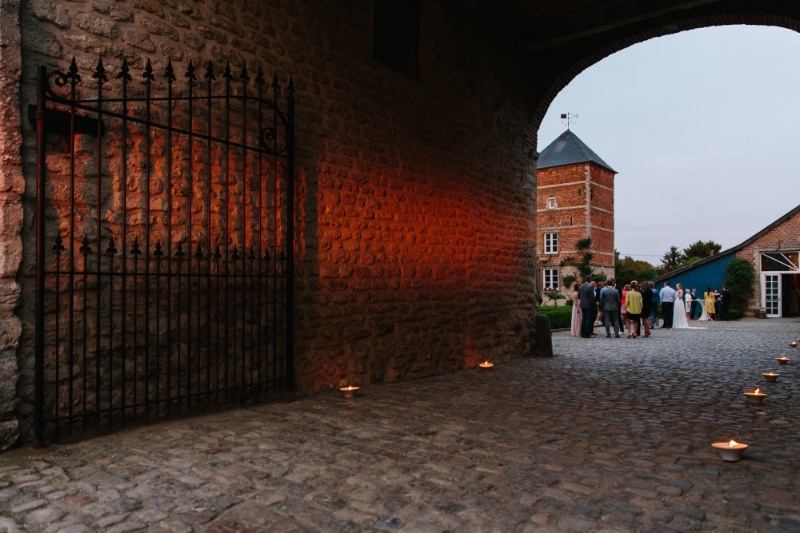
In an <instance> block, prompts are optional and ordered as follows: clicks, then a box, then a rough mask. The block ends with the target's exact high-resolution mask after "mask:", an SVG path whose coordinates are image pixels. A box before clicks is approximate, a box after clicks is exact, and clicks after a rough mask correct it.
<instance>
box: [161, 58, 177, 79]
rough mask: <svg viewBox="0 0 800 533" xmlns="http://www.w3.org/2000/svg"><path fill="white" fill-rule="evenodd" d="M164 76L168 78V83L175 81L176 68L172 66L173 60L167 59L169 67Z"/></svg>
mask: <svg viewBox="0 0 800 533" xmlns="http://www.w3.org/2000/svg"><path fill="white" fill-rule="evenodd" d="M164 77H165V78H167V82H168V83H170V84H171V83H172V82H173V81H175V79H176V78H175V69H174V68H172V60H171V59H170V60H168V61H167V68H166V69H164Z"/></svg>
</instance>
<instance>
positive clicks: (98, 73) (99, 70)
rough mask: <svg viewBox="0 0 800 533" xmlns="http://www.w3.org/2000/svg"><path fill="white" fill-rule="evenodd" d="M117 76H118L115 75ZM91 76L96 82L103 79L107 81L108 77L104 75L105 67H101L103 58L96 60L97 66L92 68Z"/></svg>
mask: <svg viewBox="0 0 800 533" xmlns="http://www.w3.org/2000/svg"><path fill="white" fill-rule="evenodd" d="M117 77H119V76H117ZM92 78H94V79H96V80H97V83H103V82H104V81H108V77H107V76H106V69H105V67H103V58H102V57H101V58H100V59H98V60H97V67H95V69H94V73H93V74H92Z"/></svg>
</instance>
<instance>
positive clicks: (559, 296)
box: [546, 292, 567, 307]
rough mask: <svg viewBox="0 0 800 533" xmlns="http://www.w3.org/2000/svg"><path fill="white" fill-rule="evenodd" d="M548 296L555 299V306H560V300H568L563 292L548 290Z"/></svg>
mask: <svg viewBox="0 0 800 533" xmlns="http://www.w3.org/2000/svg"><path fill="white" fill-rule="evenodd" d="M546 296H547V297H548V298H550V300H552V301H553V307H558V301H559V300H566V299H567V297H566V296H564V295H563V294H561V293H560V292H548V293H547V294H546Z"/></svg>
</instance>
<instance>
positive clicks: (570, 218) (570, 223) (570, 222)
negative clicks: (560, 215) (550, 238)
mask: <svg viewBox="0 0 800 533" xmlns="http://www.w3.org/2000/svg"><path fill="white" fill-rule="evenodd" d="M569 225H570V226H571V225H572V217H569Z"/></svg>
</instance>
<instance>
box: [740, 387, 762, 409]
mask: <svg viewBox="0 0 800 533" xmlns="http://www.w3.org/2000/svg"><path fill="white" fill-rule="evenodd" d="M744 395H745V396H747V399H748V400H750V403H752V404H754V405H760V404H761V402H762V401H764V398H766V397H767V395H766V394H765V393H763V392H761V389H756V390H754V391H753V392H745V393H744Z"/></svg>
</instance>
